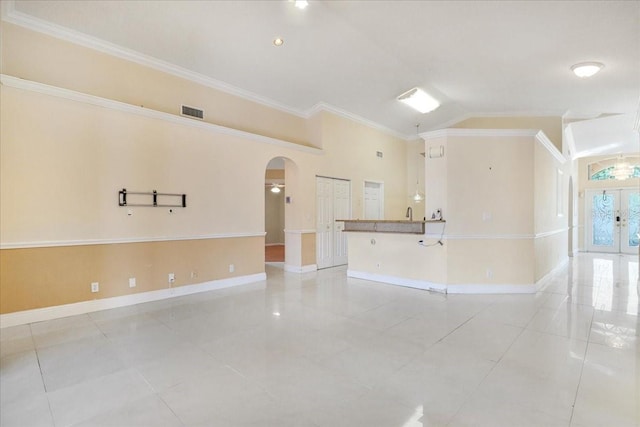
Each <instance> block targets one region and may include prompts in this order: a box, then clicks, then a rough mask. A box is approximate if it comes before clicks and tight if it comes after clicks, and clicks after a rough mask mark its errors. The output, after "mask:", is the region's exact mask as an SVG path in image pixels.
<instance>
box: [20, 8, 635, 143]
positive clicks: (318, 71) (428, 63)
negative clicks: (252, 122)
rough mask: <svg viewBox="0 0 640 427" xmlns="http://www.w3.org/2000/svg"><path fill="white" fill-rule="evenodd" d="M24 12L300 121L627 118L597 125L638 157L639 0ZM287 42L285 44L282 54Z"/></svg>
mask: <svg viewBox="0 0 640 427" xmlns="http://www.w3.org/2000/svg"><path fill="white" fill-rule="evenodd" d="M14 8H15V11H14V12H13V13H14V14H15V15H21V16H29V17H35V18H39V19H41V20H44V21H48V22H50V23H53V24H57V25H59V26H62V27H65V28H68V29H71V30H74V31H77V32H80V33H83V34H86V35H89V36H92V37H95V38H98V39H100V40H104V41H107V42H110V43H113V44H115V45H118V46H121V47H124V48H127V49H131V50H133V51H136V52H139V53H143V54H145V55H148V56H151V57H153V58H156V59H159V60H162V61H166V62H168V63H171V64H174V65H177V66H179V67H182V68H184V69H186V70H190V71H192V72H196V73H199V74H201V75H203V76H206V77H208V78H210V79H214V80H216V81H219V82H221V84H223V85H225V86H226V87H227V88H230V87H231V88H232V89H231V90H232V91H233V90H234V89H233V88H235V89H237V90H238V91H239V92H241V93H244V94H253V95H256V96H257V97H258V98H260V99H263V100H267V101H268V102H269V103H271V104H275V105H279V106H281V107H282V108H284V109H286V110H288V111H294V112H297V113H299V114H302V115H306V114H309V112H310V111H313V109H314V107H315V108H317V107H318V105H322V106H325V107H326V108H332V109H334V110H338V111H341V112H344V113H347V114H349V115H352V116H356V117H358V118H360V119H362V120H364V121H368V122H371V123H375V124H376V125H378V126H381V127H384V128H387V129H389V130H391V131H393V132H395V133H397V134H401V135H404V136H411V135H415V132H416V124H417V123H419V124H420V125H421V126H420V131H421V132H423V131H426V130H429V129H437V128H441V127H446V126H447V125H450V124H452V123H455V122H456V121H458V120H461V119H464V118H465V117H468V116H470V115H558V116H560V115H564V114H566V113H569V114H570V115H571V116H572V117H575V116H585V117H587V116H591V117H599V116H601V115H603V114H626V117H631V120H630V121H629V120H627V121H617V122H616V121H609V122H606V121H605V122H600V123H599V124H601V125H602V124H603V123H604V125H606V126H610V125H614V126H627V128H626V131H628V132H629V133H628V135H629V137H630V138H631V139H630V140H629V141H628V144H631V145H630V147H632V149H634V150H637V133H634V132H631V128H630V127H629V126H631V125H630V123H633V117H635V115H636V114H637V109H638V103H639V95H640V2H639V1H491V2H490V1H398V0H396V1H381V0H379V1H320V0H317V1H313V0H310V1H309V6H308V7H307V8H306V9H305V10H299V9H297V8H295V7H294V6H293V3H291V2H290V1H287V0H271V1H111V0H110V1H78V0H73V1H60V0H58V1H33V0H30V1H16V2H15V5H14ZM276 36H280V37H282V38H283V39H284V45H283V46H281V47H275V46H274V45H273V44H272V40H273V39H274V38H275V37H276ZM581 61H600V62H603V63H604V64H605V68H604V69H603V70H602V71H601V72H600V73H599V74H597V75H596V76H594V77H592V78H591V79H579V78H577V77H575V76H574V75H573V74H572V73H571V71H570V69H569V67H570V66H571V65H573V64H575V63H577V62H581ZM415 86H419V87H422V88H423V89H425V90H427V91H428V92H430V93H431V94H432V95H433V96H434V97H436V98H437V99H438V100H440V101H441V103H442V105H441V107H440V108H438V109H437V110H436V111H434V112H431V113H427V114H418V113H416V112H414V111H413V110H411V109H410V108H409V107H407V106H405V105H403V104H401V103H399V102H397V101H396V97H397V96H398V95H399V94H401V93H402V92H404V91H406V90H408V89H411V88H412V87H415ZM623 122H624V123H623ZM596 124H598V123H596ZM576 127H581V126H577V125H576ZM619 130H624V129H619ZM581 134H583V135H581ZM580 135H581V136H582V137H589V135H590V134H589V132H588V131H585V132H581V129H576V131H575V132H574V138H575V144H576V150H577V151H580V148H579V147H580V144H581V140H580V138H579V136H580ZM634 138H635V139H634ZM598 141H599V142H598V143H599V144H603V145H606V143H607V141H601V140H598ZM592 143H593V141H591V142H589V144H592ZM633 144H636V145H633ZM634 147H635V148H634ZM621 149H622V148H620V147H618V148H616V149H615V150H618V151H620V150H621ZM624 149H625V150H626V149H628V147H627V148H624ZM615 150H614V151H615ZM612 152H613V151H612Z"/></svg>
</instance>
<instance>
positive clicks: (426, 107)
mask: <svg viewBox="0 0 640 427" xmlns="http://www.w3.org/2000/svg"><path fill="white" fill-rule="evenodd" d="M398 101H400V102H402V103H404V104H407V105H408V106H410V107H411V108H414V109H416V110H418V111H419V112H421V113H422V114H424V113H428V112H430V111H433V110H435V109H436V108H438V107H439V106H440V103H439V102H438V101H437V100H436V99H434V98H433V97H432V96H431V95H429V94H428V93H427V92H425V91H423V90H422V89H420V88H417V87H414V88H413V89H411V90H410V91H407V92H405V93H403V94H402V95H400V96H398Z"/></svg>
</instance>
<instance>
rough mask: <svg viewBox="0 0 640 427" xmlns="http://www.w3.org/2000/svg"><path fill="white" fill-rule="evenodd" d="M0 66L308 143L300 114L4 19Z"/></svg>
mask: <svg viewBox="0 0 640 427" xmlns="http://www.w3.org/2000/svg"><path fill="white" fill-rule="evenodd" d="M1 64H2V73H3V74H8V75H11V76H16V77H20V78H22V79H27V80H33V81H36V82H40V83H45V84H48V85H52V86H56V87H62V88H66V89H71V90H74V91H77V92H81V93H86V94H91V95H95V96H99V97H102V98H107V99H113V100H117V101H121V102H125V103H127V104H131V105H141V106H144V107H146V108H150V109H153V110H157V111H163V112H166V113H171V114H177V115H179V114H180V106H181V105H182V104H185V105H188V106H191V107H196V108H201V109H203V110H204V114H205V121H208V122H211V123H215V124H218V125H221V126H226V127H230V128H233V129H240V130H244V131H247V132H251V133H256V134H259V135H265V136H270V137H273V138H279V139H283V140H286V141H290V142H294V143H298V144H303V145H309V144H310V143H309V133H308V132H309V131H308V129H307V123H306V120H305V119H304V118H302V117H299V116H295V115H293V114H289V113H285V112H282V111H279V110H275V109H273V108H269V107H267V106H264V105H261V104H258V103H256V102H252V101H249V100H246V99H243V98H240V97H237V96H234V95H231V94H228V93H226V92H222V91H220V90H216V89H212V88H210V87H207V86H203V85H200V84H196V83H193V82H191V81H188V80H185V79H183V78H180V77H176V76H172V75H169V74H166V73H163V72H161V71H157V70H154V69H151V68H149V67H145V66H142V65H139V64H136V63H133V62H131V61H127V60H124V59H120V58H117V57H114V56H111V55H108V54H105V53H101V52H98V51H95V50H93V49H89V48H86V47H82V46H79V45H76V44H73V43H71V42H67V41H64V40H60V39H57V38H54V37H51V36H47V35H44V34H41V33H37V32H34V31H31V30H28V29H26V28H23V27H20V26H17V25H13V24H9V23H7V22H3V23H2V61H1ZM248 118H250V119H248Z"/></svg>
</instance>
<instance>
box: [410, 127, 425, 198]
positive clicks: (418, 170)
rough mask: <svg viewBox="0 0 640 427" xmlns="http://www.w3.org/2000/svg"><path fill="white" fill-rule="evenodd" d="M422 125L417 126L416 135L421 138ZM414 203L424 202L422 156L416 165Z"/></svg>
mask: <svg viewBox="0 0 640 427" xmlns="http://www.w3.org/2000/svg"><path fill="white" fill-rule="evenodd" d="M419 128H420V123H418V124H417V125H416V135H417V136H418V138H420V133H419ZM412 198H413V201H414V203H420V202H422V201H423V200H424V195H423V194H421V193H420V156H418V161H417V163H416V192H415V194H414V195H413V197H412Z"/></svg>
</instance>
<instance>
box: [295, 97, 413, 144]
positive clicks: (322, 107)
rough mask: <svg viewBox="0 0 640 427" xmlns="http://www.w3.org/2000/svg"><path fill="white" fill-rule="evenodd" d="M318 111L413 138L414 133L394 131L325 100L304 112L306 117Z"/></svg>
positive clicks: (392, 134) (401, 136) (391, 133)
mask: <svg viewBox="0 0 640 427" xmlns="http://www.w3.org/2000/svg"><path fill="white" fill-rule="evenodd" d="M320 112H327V113H331V114H334V115H336V116H339V117H342V118H345V119H348V120H351V121H353V122H356V123H360V124H363V125H365V126H368V127H371V128H374V129H377V130H379V131H381V132H385V133H387V134H389V135H391V136H394V137H396V138H399V139H402V140H403V141H409V140H411V139H412V138H415V136H414V135H406V134H403V133H400V132H396V131H395V130H393V129H390V128H388V127H385V126H382V125H381V124H379V123H376V122H373V121H371V120H368V119H365V118H364V117H361V116H358V115H357V114H353V113H350V112H348V111H345V110H342V109H340V108H338V107H336V106H333V105H331V104H327V103H326V102H318V103H317V104H316V105H314V106H313V107H311V108H310V109H309V110H307V112H306V113H305V115H306V117H307V118H310V117H312V116H314V115H316V114H318V113H320Z"/></svg>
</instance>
